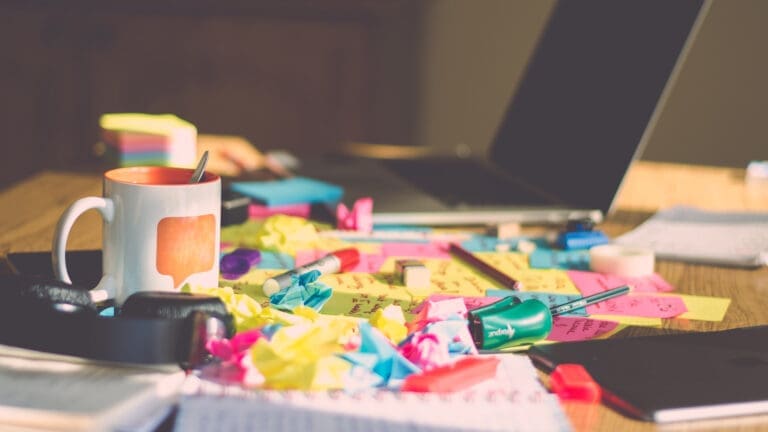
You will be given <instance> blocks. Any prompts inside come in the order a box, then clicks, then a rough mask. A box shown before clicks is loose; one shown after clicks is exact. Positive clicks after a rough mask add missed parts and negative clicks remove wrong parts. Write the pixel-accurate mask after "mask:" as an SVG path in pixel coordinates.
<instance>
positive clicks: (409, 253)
mask: <svg viewBox="0 0 768 432" xmlns="http://www.w3.org/2000/svg"><path fill="white" fill-rule="evenodd" d="M381 253H382V255H384V256H387V257H392V256H396V257H412V258H450V254H449V253H448V249H447V248H446V247H444V246H443V245H441V244H439V243H396V242H394V243H384V244H382V245H381Z"/></svg>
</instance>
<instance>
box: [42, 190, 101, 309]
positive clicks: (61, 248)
mask: <svg viewBox="0 0 768 432" xmlns="http://www.w3.org/2000/svg"><path fill="white" fill-rule="evenodd" d="M91 209H95V210H98V211H99V213H101V217H102V218H103V219H104V223H108V222H112V219H113V218H114V215H115V205H114V202H113V201H112V200H111V199H109V198H102V197H85V198H80V199H79V200H77V201H75V202H73V203H72V204H71V205H70V206H69V207H67V209H66V210H64V213H63V214H62V215H61V217H60V218H59V222H58V224H57V225H56V231H55V232H54V234H53V248H52V250H53V254H52V256H51V259H52V264H53V274H54V275H55V276H56V279H59V280H61V281H63V282H66V283H69V284H71V283H72V279H71V278H70V277H69V272H68V271H67V258H66V251H67V239H68V238H69V232H70V230H72V225H74V224H75V220H77V218H78V217H80V215H82V214H83V213H85V212H86V211H88V210H91ZM111 279H112V277H111V276H109V275H106V274H105V275H104V276H103V277H102V279H101V281H100V282H99V285H98V286H97V287H96V288H95V289H93V290H91V293H90V294H91V299H92V300H93V301H96V302H98V301H104V300H106V299H108V298H113V297H114V294H115V293H114V284H113V283H111V282H112V281H111Z"/></svg>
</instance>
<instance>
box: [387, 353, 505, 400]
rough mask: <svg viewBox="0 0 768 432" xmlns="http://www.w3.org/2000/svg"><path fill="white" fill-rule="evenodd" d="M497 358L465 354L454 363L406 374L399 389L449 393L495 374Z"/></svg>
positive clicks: (497, 363)
mask: <svg viewBox="0 0 768 432" xmlns="http://www.w3.org/2000/svg"><path fill="white" fill-rule="evenodd" d="M498 365H499V359H498V358H496V357H490V356H489V357H485V356H467V357H463V358H461V359H459V360H458V361H456V362H455V363H452V364H449V365H445V366H440V367H438V368H435V369H432V370H429V371H427V372H422V373H420V374H413V375H408V377H407V378H406V379H405V382H404V383H403V385H402V387H400V390H401V391H411V392H420V393H425V392H432V393H449V392H454V391H458V390H463V389H465V388H468V387H471V386H473V385H475V384H477V383H479V382H482V381H485V380H487V379H491V378H493V377H495V376H496V368H497V367H498Z"/></svg>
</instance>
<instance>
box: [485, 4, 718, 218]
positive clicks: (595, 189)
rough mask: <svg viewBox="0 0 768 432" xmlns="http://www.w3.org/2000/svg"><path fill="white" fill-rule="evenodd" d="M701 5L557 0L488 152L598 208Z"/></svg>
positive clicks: (545, 186) (605, 206) (573, 200)
mask: <svg viewBox="0 0 768 432" xmlns="http://www.w3.org/2000/svg"><path fill="white" fill-rule="evenodd" d="M702 3H703V2H702V1H701V0H680V1H668V0H636V1H617V0H583V1H578V2H576V1H560V2H558V4H557V6H555V8H554V10H553V12H552V15H551V17H550V22H549V25H548V26H547V29H546V31H545V32H544V34H543V35H542V37H541V39H540V40H539V43H538V46H537V49H536V50H535V52H534V54H533V56H532V58H531V60H530V61H529V65H528V68H527V71H526V73H525V76H524V78H523V79H522V81H521V83H520V86H519V88H518V89H517V91H516V93H515V94H514V96H513V98H512V101H511V103H510V105H509V107H508V109H507V112H506V114H505V117H504V120H503V121H502V124H501V126H500V128H499V130H498V131H497V135H496V139H495V142H494V144H493V145H492V147H491V151H490V153H491V154H490V159H491V160H492V161H493V162H494V163H496V164H498V165H500V166H501V167H502V168H503V169H504V170H505V171H507V172H511V173H514V174H515V175H517V176H519V178H521V179H523V180H524V181H525V182H526V183H530V184H531V185H532V186H533V187H535V188H537V189H540V190H542V191H544V192H546V193H548V194H549V195H553V196H554V197H555V198H557V199H558V200H559V201H562V202H563V203H566V204H568V205H573V206H577V207H584V208H597V209H601V210H603V211H604V212H607V211H608V210H609V207H610V205H611V203H612V201H613V198H614V196H615V194H616V192H617V190H618V188H619V185H620V184H621V181H622V179H623V177H624V174H625V172H626V170H627V168H628V167H629V164H630V163H631V161H632V159H633V158H634V156H635V154H636V151H639V146H640V144H641V138H642V137H643V134H644V132H645V130H646V128H647V127H648V125H649V121H650V120H651V118H652V115H653V113H654V110H655V109H656V106H657V102H658V101H659V98H660V96H661V95H662V92H663V90H664V88H665V85H666V84H667V81H668V79H669V78H670V74H671V73H672V71H673V69H674V67H675V64H676V62H677V60H678V56H679V55H680V53H681V50H682V49H683V46H684V45H685V43H686V40H687V39H688V35H689V33H690V32H691V29H692V27H693V25H694V22H695V21H696V18H697V16H698V13H699V10H700V9H701V6H702Z"/></svg>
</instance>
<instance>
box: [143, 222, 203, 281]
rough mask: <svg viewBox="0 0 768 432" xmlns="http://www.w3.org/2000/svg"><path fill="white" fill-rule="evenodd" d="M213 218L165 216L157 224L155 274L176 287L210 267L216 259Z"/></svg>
mask: <svg viewBox="0 0 768 432" xmlns="http://www.w3.org/2000/svg"><path fill="white" fill-rule="evenodd" d="M215 254H216V218H215V217H214V215H212V214H207V215H202V216H185V217H166V218H163V219H161V220H160V222H158V224H157V271H158V273H160V274H162V275H168V276H170V277H171V278H173V286H174V288H177V289H178V288H179V287H180V286H181V283H182V282H184V280H185V279H187V278H188V277H189V276H190V275H193V274H195V273H200V272H204V271H208V270H210V269H211V268H213V265H214V260H215V259H216V257H215V256H214V255H215Z"/></svg>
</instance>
